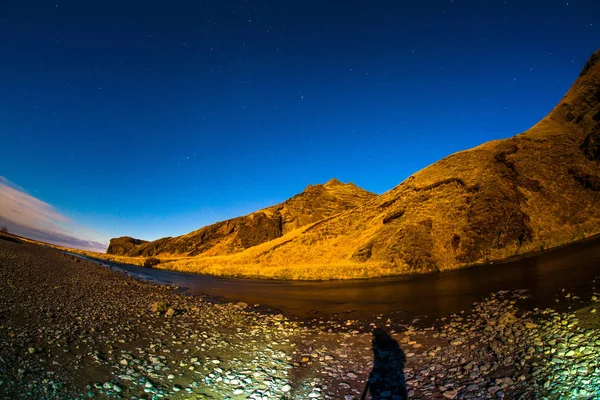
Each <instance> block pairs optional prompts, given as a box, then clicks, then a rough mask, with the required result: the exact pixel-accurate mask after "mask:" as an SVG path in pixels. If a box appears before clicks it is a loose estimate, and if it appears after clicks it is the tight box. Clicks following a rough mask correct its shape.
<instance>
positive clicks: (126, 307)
mask: <svg viewBox="0 0 600 400" xmlns="http://www.w3.org/2000/svg"><path fill="white" fill-rule="evenodd" d="M0 278H1V279H0V290H2V293H4V294H5V296H3V297H2V298H0V357H1V359H0V382H1V383H0V398H2V399H5V398H6V399H8V398H10V399H19V398H27V399H33V398H36V399H39V398H47V399H73V398H111V399H112V398H138V399H150V398H171V399H180V398H182V399H183V398H188V397H190V396H196V397H198V396H200V398H214V399H223V398H226V397H229V398H231V399H232V400H238V399H246V398H248V397H252V396H253V398H259V396H260V398H268V399H271V398H277V399H313V398H316V399H345V400H353V399H355V400H358V399H359V398H360V394H361V393H362V391H363V389H364V386H365V384H366V380H367V378H368V375H369V373H370V369H371V366H372V356H373V355H372V352H371V349H370V343H371V338H372V336H371V334H370V333H369V332H368V331H367V332H364V331H362V330H359V329H356V327H355V326H353V323H354V322H353V321H352V320H349V321H345V322H344V321H322V322H319V323H317V324H316V325H315V326H308V325H307V324H304V323H302V322H299V321H294V320H291V319H290V318H288V317H287V316H285V315H281V314H268V313H262V312H258V311H257V310H254V309H253V308H252V307H246V306H245V305H243V304H233V303H218V302H215V303H213V302H209V301H204V300H201V297H198V296H188V295H183V294H181V293H178V292H177V289H175V288H172V287H167V286H163V285H159V284H153V283H147V282H142V281H139V280H136V279H135V278H133V277H130V276H127V275H126V274H117V273H115V272H114V271H112V270H110V269H108V268H105V267H102V266H100V265H98V264H96V263H95V262H92V261H86V260H81V259H77V258H76V257H74V256H70V255H67V254H63V253H60V252H58V251H57V250H54V249H48V248H44V247H40V246H37V245H33V244H28V243H20V244H19V243H12V242H7V241H3V240H0ZM595 292H597V290H596V291H595ZM527 296H528V295H527V294H526V293H520V292H504V293H495V294H491V295H490V296H488V298H487V299H486V300H485V301H482V302H478V303H475V304H474V305H473V306H472V307H471V309H467V310H463V312H462V313H457V314H454V315H448V316H446V317H445V318H443V319H442V320H440V326H429V327H418V326H415V325H412V324H410V323H409V322H408V321H407V322H406V323H405V324H399V323H397V322H395V321H391V320H390V321H388V320H386V319H385V317H382V316H375V317H374V318H373V319H372V320H371V321H370V322H368V321H367V322H368V325H365V327H366V328H368V329H369V330H370V329H373V328H375V327H379V328H383V329H385V330H386V331H387V332H389V333H390V334H391V335H392V337H393V338H394V339H395V340H397V341H398V343H399V345H400V348H401V349H402V351H403V352H404V354H405V356H406V365H405V367H404V369H403V373H404V375H405V377H406V381H407V389H408V391H409V394H410V396H411V398H413V399H438V398H439V399H444V398H464V399H479V398H482V397H486V398H506V399H512V398H517V396H523V395H524V396H527V395H528V394H529V395H536V396H539V395H543V394H544V393H546V395H548V396H550V397H551V396H552V393H555V394H556V395H558V394H560V393H567V391H568V393H569V394H572V393H574V392H573V390H575V389H576V390H577V391H578V392H577V393H581V394H582V396H583V395H585V393H587V392H585V390H582V389H581V388H580V386H581V385H582V382H583V381H589V382H591V383H593V384H594V385H596V384H598V385H600V365H599V364H598V361H596V360H597V359H599V360H600V357H598V354H600V331H599V329H598V328H599V327H600V323H599V321H598V318H597V315H598V314H595V313H590V312H589V308H590V304H592V303H594V304H596V302H595V301H594V302H592V300H591V299H575V298H573V297H574V296H572V295H571V294H569V293H563V294H561V296H560V298H557V300H558V301H559V302H560V303H561V304H562V303H564V304H565V305H569V306H571V307H572V308H574V309H572V310H571V311H569V312H556V311H554V310H548V309H544V310H523V309H521V308H520V307H519V302H520V301H521V300H522V299H523V298H525V297H527ZM596 300H597V299H596ZM557 304H558V303H557ZM598 306H600V305H595V306H594V307H598ZM171 309H172V310H173V311H172V313H173V315H172V316H168V315H169V314H170V313H171V311H169V310H171ZM588 317H590V318H595V319H592V320H587V319H586V318H588ZM579 325H581V326H582V327H580V326H579ZM566 339H568V340H566ZM573 346H575V347H573ZM572 348H573V349H574V350H573V353H571V349H572ZM582 348H583V350H582ZM553 360H554V362H553ZM583 365H585V373H584V372H582V371H583V368H584V366H583ZM565 367H566V368H568V370H569V371H570V372H569V376H568V377H565V376H564V375H561V374H560V372H561V371H563V370H564V369H565ZM571 371H574V372H573V374H571ZM580 371H581V372H580ZM567 378H568V379H567ZM546 382H549V383H548V384H546ZM584 386H585V385H584ZM588 397H589V396H588ZM573 398H586V397H573Z"/></svg>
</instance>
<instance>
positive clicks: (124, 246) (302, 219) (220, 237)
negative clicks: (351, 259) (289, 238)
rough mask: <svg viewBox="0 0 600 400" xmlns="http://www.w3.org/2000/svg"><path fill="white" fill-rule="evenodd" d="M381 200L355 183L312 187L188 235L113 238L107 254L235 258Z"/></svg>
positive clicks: (336, 183) (332, 181) (336, 181)
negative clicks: (344, 212)
mask: <svg viewBox="0 0 600 400" xmlns="http://www.w3.org/2000/svg"><path fill="white" fill-rule="evenodd" d="M375 197H376V195H375V194H373V193H371V192H367V191H366V190H363V189H361V188H359V187H358V186H356V185H354V184H352V183H347V184H344V183H341V182H340V181H338V180H337V179H332V180H330V181H329V182H327V183H325V184H324V185H309V186H308V187H307V188H306V189H305V190H304V191H303V192H302V193H300V194H297V195H296V196H294V197H292V198H291V199H288V200H286V201H285V202H283V203H281V204H277V205H274V206H271V207H268V208H265V209H263V210H260V211H256V212H254V213H252V214H249V215H246V216H242V217H238V218H233V219H229V220H227V221H223V222H217V223H215V224H212V225H208V226H205V227H203V228H201V229H198V230H197V231H194V232H191V233H188V234H187V235H183V236H177V237H166V238H162V239H158V240H155V241H153V242H147V241H143V240H139V239H134V238H131V237H120V238H116V239H111V241H110V244H109V246H108V250H107V253H108V254H113V255H121V256H131V257H136V256H144V257H149V256H157V255H160V256H163V257H164V256H170V257H171V256H182V255H184V256H197V255H200V254H202V255H206V256H215V255H224V254H232V253H236V252H239V251H242V250H244V249H247V248H249V247H252V246H256V245H259V244H261V243H265V242H268V241H270V240H273V239H276V238H278V237H281V236H283V235H285V234H286V233H288V232H291V231H293V230H294V229H297V228H300V227H302V226H305V225H308V224H311V223H313V222H316V221H320V220H322V219H324V218H328V217H331V216H333V215H335V214H338V213H340V212H342V211H345V210H350V209H353V208H356V207H357V206H359V205H361V204H363V203H364V202H365V201H367V200H370V199H373V198H375Z"/></svg>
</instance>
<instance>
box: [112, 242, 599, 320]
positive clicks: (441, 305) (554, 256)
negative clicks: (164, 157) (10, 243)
mask: <svg viewBox="0 0 600 400" xmlns="http://www.w3.org/2000/svg"><path fill="white" fill-rule="evenodd" d="M103 264H106V263H104V262H103ZM110 266H111V267H112V268H118V269H120V270H122V271H125V272H126V273H128V274H130V275H132V276H134V277H137V278H140V279H144V280H148V281H153V282H158V283H162V284H172V285H175V286H179V287H181V288H185V289H187V290H188V291H189V292H190V293H192V294H207V295H210V296H214V297H217V298H219V299H222V300H226V301H243V302H246V303H248V304H250V305H254V304H261V305H264V306H268V307H271V308H274V309H278V310H281V311H282V312H285V313H287V314H292V315H296V316H298V317H308V316H311V317H314V316H323V317H331V316H334V315H338V316H342V315H343V316H344V317H347V318H370V317H372V316H373V315H375V314H388V313H396V312H400V313H402V314H406V315H409V316H426V317H428V319H429V318H438V317H440V316H444V315H447V314H449V313H453V312H459V311H461V310H465V309H468V308H469V307H470V306H471V304H472V303H473V302H474V301H479V300H482V299H483V298H485V297H487V296H489V295H490V294H491V293H495V292H498V291H502V290H515V289H516V290H518V289H522V290H525V291H527V293H528V294H530V295H531V299H530V300H528V301H527V305H528V306H529V307H534V306H540V307H547V306H552V305H553V304H554V297H555V295H556V294H557V293H559V292H560V291H561V290H562V289H566V290H567V291H570V292H572V293H576V294H580V295H582V296H588V295H589V294H590V290H591V282H592V281H593V280H594V279H595V278H596V277H597V276H599V275H600V237H597V238H594V239H591V240H587V241H584V242H579V243H575V244H572V245H569V246H566V247H562V248H558V249H554V250H551V251H547V252H544V253H540V254H536V255H532V256H529V257H526V258H521V259H518V260H514V261H510V262H504V263H500V264H491V265H483V266H478V267H473V268H469V269H464V270H459V271H453V272H445V273H438V274H428V275H417V276H402V277H392V278H377V279H363V280H346V281H325V282H290V281H271V280H253V279H227V278H218V277H213V276H206V275H197V274H190V273H183V272H175V271H166V270H160V269H149V268H143V267H137V266H132V265H123V264H114V263H110Z"/></svg>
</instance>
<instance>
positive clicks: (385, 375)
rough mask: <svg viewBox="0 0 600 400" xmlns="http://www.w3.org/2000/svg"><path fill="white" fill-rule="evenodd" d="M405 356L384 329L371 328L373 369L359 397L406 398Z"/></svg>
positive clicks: (399, 399)
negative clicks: (368, 395)
mask: <svg viewBox="0 0 600 400" xmlns="http://www.w3.org/2000/svg"><path fill="white" fill-rule="evenodd" d="M405 364H406V356H405V355H404V352H403V351H402V349H401V348H400V345H399V344H398V342H397V341H396V340H394V339H393V338H392V337H391V336H390V335H389V334H388V333H387V332H386V331H385V330H383V329H381V328H375V329H374V330H373V370H372V371H371V374H370V375H369V380H368V381H367V385H366V387H365V390H364V392H363V395H362V397H361V400H365V399H367V393H370V394H371V399H372V400H380V399H382V400H383V399H385V400H406V399H408V394H407V392H406V379H405V377H404V365H405Z"/></svg>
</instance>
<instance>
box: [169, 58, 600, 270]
mask: <svg viewBox="0 0 600 400" xmlns="http://www.w3.org/2000/svg"><path fill="white" fill-rule="evenodd" d="M598 233H600V51H598V52H596V53H595V54H594V55H593V56H592V57H591V58H590V60H589V61H588V62H587V64H586V65H585V67H584V68H583V71H582V72H581V74H580V76H579V77H578V78H577V80H576V81H575V83H574V84H573V86H572V87H571V88H570V90H569V91H568V92H567V94H566V95H565V96H564V98H563V99H562V101H561V102H560V103H559V104H558V105H557V106H556V107H555V108H554V109H553V110H552V111H551V112H550V113H549V114H548V115H547V116H546V117H545V118H544V119H542V120H541V121H540V122H539V123H537V124H536V125H535V126H533V127H532V128H531V129H529V130H528V131H526V132H524V133H521V134H519V135H517V136H514V137H511V138H509V139H504V140H496V141H492V142H488V143H485V144H483V145H481V146H478V147H475V148H473V149H471V150H467V151H462V152H459V153H456V154H453V155H451V156H448V157H446V158H444V159H442V160H440V161H438V162H436V163H435V164H433V165H431V166H429V167H427V168H425V169H423V170H421V171H419V172H417V173H415V174H414V175H412V176H410V177H409V178H408V179H406V180H405V181H404V182H402V183H401V184H399V185H398V186H396V187H395V188H393V189H392V190H390V191H388V192H386V193H384V194H383V195H381V196H379V197H377V198H373V199H372V200H371V201H368V202H365V203H363V204H362V205H361V206H359V207H355V208H351V209H349V210H347V211H344V212H342V213H340V214H338V215H336V216H333V217H331V218H327V219H323V220H321V221H319V222H316V223H314V224H311V225H308V226H306V227H304V228H301V229H299V230H297V231H294V232H291V233H289V234H287V235H285V236H283V237H281V238H278V239H276V240H273V241H270V242H266V243H263V244H261V245H259V246H257V247H255V248H250V249H248V250H245V251H244V252H241V253H239V254H234V255H230V256H224V257H206V258H204V257H202V258H196V259H194V258H190V259H186V260H177V261H173V262H167V263H165V264H161V268H171V269H177V270H185V271H193V272H200V273H211V274H217V275H235V276H263V277H277V278H292V279H336V278H356V277H372V276H385V275H397V274H411V273H423V272H433V271H444V270H452V269H457V268H461V267H465V266H468V265H472V264H477V263H485V262H489V261H497V260H502V259H505V258H507V257H511V256H515V255H520V254H524V253H528V252H533V251H539V250H544V249H547V248H551V247H556V246H559V245H563V244H567V243H570V242H573V241H576V240H579V239H583V238H585V237H588V236H591V235H595V234H598ZM259 238H260V240H263V239H264V236H259ZM257 242H258V241H257ZM257 242H255V243H257Z"/></svg>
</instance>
